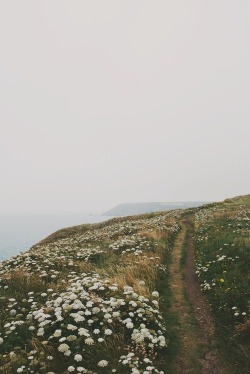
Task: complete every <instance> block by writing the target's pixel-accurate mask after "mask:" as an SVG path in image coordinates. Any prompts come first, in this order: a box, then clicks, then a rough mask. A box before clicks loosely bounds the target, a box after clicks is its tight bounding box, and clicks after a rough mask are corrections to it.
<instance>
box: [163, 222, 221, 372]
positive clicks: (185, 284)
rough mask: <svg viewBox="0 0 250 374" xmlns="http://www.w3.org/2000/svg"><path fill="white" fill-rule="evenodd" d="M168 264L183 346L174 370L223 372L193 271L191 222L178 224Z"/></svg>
mask: <svg viewBox="0 0 250 374" xmlns="http://www.w3.org/2000/svg"><path fill="white" fill-rule="evenodd" d="M180 224H181V231H180V233H179V234H178V237H177V238H176V243H175V246H174V248H173V252H172V258H173V261H172V264H171V266H170V269H169V271H170V284H171V291H172V298H173V302H172V312H173V313H176V314H177V316H178V318H179V321H180V325H179V326H177V327H176V329H177V330H178V331H177V332H178V333H179V335H180V338H181V341H182V348H181V351H180V352H179V354H178V359H177V361H176V362H175V365H174V373H176V374H181V373H183V374H184V373H192V374H226V371H225V369H223V368H222V367H221V365H220V363H219V360H218V356H219V355H218V350H217V349H216V347H215V344H216V341H215V337H214V323H213V319H212V316H211V313H210V308H209V304H208V302H207V300H206V298H205V296H204V294H203V293H202V291H201V289H200V286H199V283H198V279H197V276H196V273H195V264H194V249H193V229H192V224H191V223H190V221H188V220H185V221H182V222H181V223H180ZM184 240H186V263H185V265H184V268H182V265H181V258H182V248H183V243H184Z"/></svg>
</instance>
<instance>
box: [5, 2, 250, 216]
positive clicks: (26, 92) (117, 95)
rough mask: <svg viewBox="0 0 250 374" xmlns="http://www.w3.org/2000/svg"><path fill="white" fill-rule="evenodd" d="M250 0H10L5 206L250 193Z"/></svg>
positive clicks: (98, 208) (90, 207)
mask: <svg viewBox="0 0 250 374" xmlns="http://www.w3.org/2000/svg"><path fill="white" fill-rule="evenodd" d="M249 19H250V4H249V1H248V0H210V1H201V0H189V1H186V0H163V1H161V0H156V1H153V0H151V1H148V0H133V1H130V0H128V1H121V0H85V1H82V0H74V1H70V0H68V1H65V0H43V1H33V0H22V1H19V0H8V1H5V0H0V214H45V213H46V214H47V213H82V212H93V213H96V212H102V211H105V210H106V209H109V208H111V207H113V206H114V205H116V204H119V203H126V202H149V201H162V202H171V201H173V202H174V201H175V202H176V201H197V200H198V201H201V200H205V201H218V200H223V199H225V198H227V197H233V196H237V195H241V194H247V193H250V172H249V170H250V105H249V104H250V102H249V101H250V26H249V25H250V23H249Z"/></svg>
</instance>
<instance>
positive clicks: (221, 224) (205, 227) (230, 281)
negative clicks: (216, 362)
mask: <svg viewBox="0 0 250 374" xmlns="http://www.w3.org/2000/svg"><path fill="white" fill-rule="evenodd" d="M195 250H196V273H197V275H198V277H199V281H200V284H201V288H202V290H203V291H204V292H205V293H206V295H207V298H208V300H209V303H210V305H211V310H212V313H213V316H214V318H215V322H216V326H217V335H218V337H219V341H220V344H221V348H223V350H224V353H225V357H224V359H225V361H226V362H227V365H229V367H230V370H231V372H232V373H248V372H249V371H248V370H249V369H250V368H249V356H250V350H249V338H250V323H249V311H250V310H249V309H250V304H249V302H250V298H249V296H250V294H249V284H250V282H249V264H250V196H249V195H248V196H245V197H239V198H234V199H228V200H226V201H225V202H224V203H221V204H214V205H211V206H210V207H207V208H206V209H199V210H197V211H196V213H195Z"/></svg>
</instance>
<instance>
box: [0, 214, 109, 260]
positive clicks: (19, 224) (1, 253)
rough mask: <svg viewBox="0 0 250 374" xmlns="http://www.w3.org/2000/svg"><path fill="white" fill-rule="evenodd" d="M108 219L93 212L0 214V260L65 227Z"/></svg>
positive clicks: (24, 249) (26, 248)
mask: <svg viewBox="0 0 250 374" xmlns="http://www.w3.org/2000/svg"><path fill="white" fill-rule="evenodd" d="M107 219H110V217H105V216H103V215H95V214H52V215H1V216H0V261H3V260H6V259H8V258H10V257H12V256H15V255H17V254H18V253H20V252H23V251H26V250H28V249H29V248H30V247H31V246H32V245H34V244H36V243H37V242H39V241H40V240H42V239H44V238H45V237H47V236H48V235H50V234H52V233H53V232H55V231H57V230H60V229H62V228H65V227H70V226H75V225H82V224H85V223H97V222H101V221H105V220H107Z"/></svg>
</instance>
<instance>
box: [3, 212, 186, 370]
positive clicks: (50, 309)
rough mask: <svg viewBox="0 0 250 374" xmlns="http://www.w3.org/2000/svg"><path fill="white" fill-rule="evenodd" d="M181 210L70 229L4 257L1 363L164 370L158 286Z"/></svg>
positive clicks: (24, 366)
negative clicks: (10, 257) (17, 253)
mask: <svg viewBox="0 0 250 374" xmlns="http://www.w3.org/2000/svg"><path fill="white" fill-rule="evenodd" d="M179 216H180V212H178V211H176V212H171V213H157V214H151V215H144V216H136V217H130V218H124V219H113V220H111V221H108V222H104V223H101V224H96V225H86V226H85V225H83V226H78V227H74V228H71V229H70V228H69V229H64V230H62V231H61V232H57V233H55V234H54V235H51V236H50V237H49V238H48V239H47V240H44V241H43V242H41V243H39V244H38V245H36V246H34V247H33V248H32V249H30V250H29V251H28V252H26V253H23V254H20V255H19V256H15V257H13V258H12V259H10V260H8V261H5V262H3V263H2V265H1V267H0V276H1V279H0V285H1V288H0V310H1V314H0V316H1V317H0V334H1V335H0V373H47V374H49V373H50V374H51V373H58V374H61V373H71V372H82V373H111V372H117V373H134V374H137V373H163V371H162V370H163V369H164V368H166V367H167V366H168V347H167V346H168V340H169V336H168V330H167V326H166V323H165V321H164V318H163V316H164V313H162V311H163V309H164V308H163V307H162V305H161V300H160V297H159V292H161V290H160V289H159V288H157V287H159V285H160V284H161V279H162V277H164V275H165V271H166V267H165V264H164V262H165V260H166V253H167V252H168V251H167V248H168V247H169V245H170V243H171V241H172V239H173V237H174V236H175V234H176V232H177V231H178V230H179V227H178V225H177V221H178V219H179ZM161 286H162V284H161ZM164 372H166V371H164Z"/></svg>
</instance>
